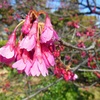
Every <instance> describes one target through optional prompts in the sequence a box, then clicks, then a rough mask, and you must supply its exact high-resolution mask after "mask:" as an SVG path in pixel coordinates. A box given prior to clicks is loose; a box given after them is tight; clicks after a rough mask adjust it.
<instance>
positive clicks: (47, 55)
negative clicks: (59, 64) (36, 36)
mask: <svg viewBox="0 0 100 100" xmlns="http://www.w3.org/2000/svg"><path fill="white" fill-rule="evenodd" d="M42 56H43V59H44V61H45V63H46V65H47V66H48V67H50V66H54V65H55V59H54V56H53V54H52V53H51V52H50V50H49V49H48V46H47V45H46V44H43V45H42Z"/></svg>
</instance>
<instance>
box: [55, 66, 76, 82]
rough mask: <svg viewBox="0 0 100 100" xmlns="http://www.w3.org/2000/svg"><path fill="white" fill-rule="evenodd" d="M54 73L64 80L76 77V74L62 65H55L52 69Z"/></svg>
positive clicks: (72, 79)
mask: <svg viewBox="0 0 100 100" xmlns="http://www.w3.org/2000/svg"><path fill="white" fill-rule="evenodd" d="M54 74H55V75H56V76H57V77H58V78H60V77H63V78H64V80H65V81H70V80H71V81H74V80H76V79H77V78H78V76H77V75H76V74H74V73H73V72H72V71H71V70H66V69H65V68H63V67H58V66H56V67H55V69H54Z"/></svg>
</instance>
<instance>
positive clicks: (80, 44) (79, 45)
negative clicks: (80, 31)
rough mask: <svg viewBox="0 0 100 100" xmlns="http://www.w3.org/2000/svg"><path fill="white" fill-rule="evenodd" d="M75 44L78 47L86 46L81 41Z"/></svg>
mask: <svg viewBox="0 0 100 100" xmlns="http://www.w3.org/2000/svg"><path fill="white" fill-rule="evenodd" d="M77 46H78V47H79V48H86V47H85V44H84V43H83V42H80V43H78V44H77Z"/></svg>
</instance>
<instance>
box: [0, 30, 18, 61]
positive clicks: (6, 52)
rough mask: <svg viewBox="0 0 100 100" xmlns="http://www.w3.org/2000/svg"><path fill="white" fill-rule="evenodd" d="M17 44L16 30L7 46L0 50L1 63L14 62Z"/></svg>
mask: <svg viewBox="0 0 100 100" xmlns="http://www.w3.org/2000/svg"><path fill="white" fill-rule="evenodd" d="M15 42H16V30H14V32H13V33H12V34H11V36H10V37H9V40H8V42H7V43H6V45H5V46H3V47H1V48H0V62H5V63H10V62H12V61H13V60H14V58H15V55H16V52H15Z"/></svg>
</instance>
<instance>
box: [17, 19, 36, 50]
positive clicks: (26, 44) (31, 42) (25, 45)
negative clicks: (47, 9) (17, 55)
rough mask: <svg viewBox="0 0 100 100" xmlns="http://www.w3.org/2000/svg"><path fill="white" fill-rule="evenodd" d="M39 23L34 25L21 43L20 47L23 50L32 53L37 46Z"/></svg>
mask: <svg viewBox="0 0 100 100" xmlns="http://www.w3.org/2000/svg"><path fill="white" fill-rule="evenodd" d="M37 25H38V23H37V21H35V22H34V23H33V26H32V28H31V30H30V32H29V34H28V35H27V36H25V37H24V38H23V39H22V41H21V42H20V44H19V46H20V48H21V49H26V50H27V51H31V50H32V49H33V48H34V47H35V45H36V32H37Z"/></svg>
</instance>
